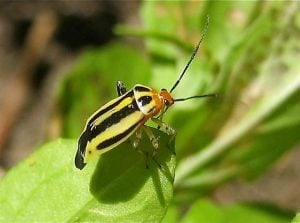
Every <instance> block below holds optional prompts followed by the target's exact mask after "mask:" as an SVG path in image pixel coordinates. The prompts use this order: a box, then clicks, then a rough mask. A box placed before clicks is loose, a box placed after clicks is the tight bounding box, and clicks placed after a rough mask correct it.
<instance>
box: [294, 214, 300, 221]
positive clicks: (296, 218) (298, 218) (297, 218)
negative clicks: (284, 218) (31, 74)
mask: <svg viewBox="0 0 300 223" xmlns="http://www.w3.org/2000/svg"><path fill="white" fill-rule="evenodd" d="M299 222H300V214H299V213H298V214H297V215H296V217H295V218H294V219H293V221H292V223H299Z"/></svg>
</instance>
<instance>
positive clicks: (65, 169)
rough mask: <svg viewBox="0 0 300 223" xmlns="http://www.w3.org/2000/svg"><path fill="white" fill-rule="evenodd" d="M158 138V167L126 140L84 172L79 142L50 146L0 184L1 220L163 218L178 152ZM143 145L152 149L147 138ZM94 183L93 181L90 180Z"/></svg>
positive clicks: (73, 141)
mask: <svg viewBox="0 0 300 223" xmlns="http://www.w3.org/2000/svg"><path fill="white" fill-rule="evenodd" d="M155 134H159V136H160V140H161V141H160V142H161V143H160V148H159V152H158V154H157V162H158V163H160V164H161V165H162V168H161V169H160V168H158V165H157V164H156V163H155V162H154V161H153V160H152V159H151V156H149V157H148V163H149V168H148V169H147V168H146V163H145V160H144V157H142V156H141V155H140V154H139V153H137V152H136V151H134V150H133V149H132V147H131V145H130V144H129V143H124V144H123V145H122V146H119V147H117V148H116V149H114V150H112V151H111V152H109V153H106V154H103V155H102V156H101V159H100V160H99V161H98V162H96V161H97V158H96V159H95V160H94V162H91V163H89V164H88V165H87V166H86V168H85V169H84V170H82V171H79V170H77V169H76V168H75V167H74V154H75V153H74V151H76V147H77V142H76V141H75V140H57V141H55V142H52V143H49V144H46V145H45V146H43V147H42V148H40V149H39V150H37V151H36V152H35V153H33V154H32V155H31V156H30V157H29V158H28V159H26V160H25V161H23V162H22V163H20V164H19V165H18V166H17V167H15V168H13V169H12V170H11V171H10V172H9V174H7V176H6V177H5V178H4V179H3V180H2V181H1V182H0V206H1V215H0V222H33V221H35V222H45V221H51V222H66V221H69V222H94V221H98V222H141V221H143V222H160V221H161V219H162V218H163V217H164V215H165V213H166V211H167V207H168V205H169V203H170V201H171V199H172V196H173V181H174V169H175V156H174V155H172V154H173V152H172V151H171V150H170V149H169V148H167V147H166V145H167V144H168V137H166V135H165V134H161V133H159V131H155ZM140 148H141V149H142V148H143V149H144V150H146V151H147V150H148V149H152V145H151V143H150V142H149V140H144V141H142V144H141V145H140ZM89 182H90V183H89Z"/></svg>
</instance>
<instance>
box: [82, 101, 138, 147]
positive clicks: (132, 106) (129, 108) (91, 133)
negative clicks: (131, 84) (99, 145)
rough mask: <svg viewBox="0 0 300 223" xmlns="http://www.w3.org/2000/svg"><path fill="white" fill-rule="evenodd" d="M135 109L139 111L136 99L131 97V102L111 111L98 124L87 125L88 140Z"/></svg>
mask: <svg viewBox="0 0 300 223" xmlns="http://www.w3.org/2000/svg"><path fill="white" fill-rule="evenodd" d="M136 111H139V107H138V106H137V104H136V101H135V100H134V99H133V100H132V103H131V104H129V105H128V106H125V107H124V108H122V109H121V110H119V111H117V112H115V113H113V114H112V115H111V116H109V117H107V118H106V119H105V120H103V121H102V122H101V123H100V124H99V125H96V126H94V127H93V128H91V127H88V129H87V131H89V141H91V140H92V139H93V138H95V137H96V136H98V135H99V134H101V133H102V132H104V131H105V130H106V129H108V128H109V127H111V126H112V125H114V124H117V123H119V122H120V121H121V120H122V119H123V118H126V117H127V116H128V115H130V114H132V113H134V112H136Z"/></svg>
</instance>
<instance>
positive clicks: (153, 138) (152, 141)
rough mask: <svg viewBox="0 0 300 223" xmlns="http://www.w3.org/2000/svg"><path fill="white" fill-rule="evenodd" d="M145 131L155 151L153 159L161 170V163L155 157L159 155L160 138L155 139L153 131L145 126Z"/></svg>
mask: <svg viewBox="0 0 300 223" xmlns="http://www.w3.org/2000/svg"><path fill="white" fill-rule="evenodd" d="M143 130H144V131H145V132H146V134H147V136H148V137H149V139H150V142H151V144H152V146H153V148H154V150H153V152H152V159H153V161H154V162H155V163H156V164H157V166H158V167H159V168H160V169H161V165H160V163H159V162H158V161H157V160H156V158H155V155H156V154H157V150H158V146H159V144H158V139H159V137H155V135H154V134H153V132H152V131H151V129H150V128H149V127H147V126H143Z"/></svg>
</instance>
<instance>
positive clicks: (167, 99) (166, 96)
mask: <svg viewBox="0 0 300 223" xmlns="http://www.w3.org/2000/svg"><path fill="white" fill-rule="evenodd" d="M159 95H160V97H161V98H162V99H163V103H164V105H165V106H167V107H170V106H171V105H173V104H174V99H173V97H172V96H171V94H170V93H169V92H168V91H167V90H166V89H164V88H163V89H161V91H160V94H159Z"/></svg>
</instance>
